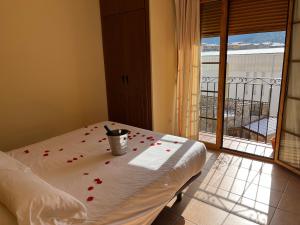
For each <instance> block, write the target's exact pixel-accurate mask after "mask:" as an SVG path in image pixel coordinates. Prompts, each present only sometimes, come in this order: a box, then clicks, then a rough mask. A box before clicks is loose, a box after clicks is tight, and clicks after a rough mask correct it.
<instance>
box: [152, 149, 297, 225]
mask: <svg viewBox="0 0 300 225" xmlns="http://www.w3.org/2000/svg"><path fill="white" fill-rule="evenodd" d="M207 156H208V157H207V161H206V164H205V166H204V168H203V171H202V174H201V176H200V177H199V178H198V179H197V180H196V181H194V182H193V183H192V184H191V185H190V186H189V187H188V188H186V189H185V191H184V196H183V199H182V201H181V202H180V203H174V202H175V201H174V200H175V199H173V200H172V201H171V202H170V203H169V204H168V206H167V207H165V209H164V210H163V211H162V212H161V214H160V215H159V216H158V218H157V219H156V220H155V221H154V223H153V225H184V224H185V225H254V224H270V225H300V177H298V176H296V175H294V174H292V173H290V172H289V171H287V170H285V169H283V168H281V167H279V166H276V165H273V164H269V163H263V162H260V161H256V160H250V159H245V158H242V157H238V156H232V155H229V154H224V153H215V152H208V155H207Z"/></svg>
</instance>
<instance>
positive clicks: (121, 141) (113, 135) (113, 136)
mask: <svg viewBox="0 0 300 225" xmlns="http://www.w3.org/2000/svg"><path fill="white" fill-rule="evenodd" d="M106 135H107V137H108V142H109V145H110V149H111V152H112V155H116V156H117V155H124V154H126V152H127V142H128V130H125V129H118V130H112V131H111V132H109V133H108V132H107V133H106Z"/></svg>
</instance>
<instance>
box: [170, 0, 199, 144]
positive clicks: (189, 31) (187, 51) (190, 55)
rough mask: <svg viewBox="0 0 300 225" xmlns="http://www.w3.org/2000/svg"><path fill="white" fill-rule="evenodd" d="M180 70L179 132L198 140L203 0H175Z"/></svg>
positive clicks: (177, 94) (178, 91)
mask: <svg viewBox="0 0 300 225" xmlns="http://www.w3.org/2000/svg"><path fill="white" fill-rule="evenodd" d="M175 10H176V32H177V33H176V35H177V43H178V73H177V82H176V120H175V127H176V134H177V135H179V136H184V137H187V138H192V139H198V133H199V129H198V127H199V95H200V93H199V86H200V52H199V51H200V0H175Z"/></svg>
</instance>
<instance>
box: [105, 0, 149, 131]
mask: <svg viewBox="0 0 300 225" xmlns="http://www.w3.org/2000/svg"><path fill="white" fill-rule="evenodd" d="M125 2H126V3H128V4H125ZM146 6H147V5H146V4H145V2H144V0H129V1H118V0H100V7H101V17H102V18H101V19H102V35H103V50H104V62H105V76H106V86H107V100H108V112H109V119H110V120H113V121H116V122H121V123H125V124H129V125H133V126H137V127H141V128H145V129H151V128H152V113H151V74H150V53H149V52H150V51H149V26H148V7H146Z"/></svg>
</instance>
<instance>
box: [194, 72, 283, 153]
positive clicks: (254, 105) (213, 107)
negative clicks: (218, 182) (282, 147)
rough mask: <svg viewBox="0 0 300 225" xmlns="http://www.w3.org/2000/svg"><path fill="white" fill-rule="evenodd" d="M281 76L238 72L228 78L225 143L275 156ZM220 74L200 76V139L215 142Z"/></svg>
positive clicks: (250, 151)
mask: <svg viewBox="0 0 300 225" xmlns="http://www.w3.org/2000/svg"><path fill="white" fill-rule="evenodd" d="M280 85H281V79H278V78H270V77H251V78H249V77H248V76H247V77H246V76H238V77H231V76H230V77H229V78H227V80H226V89H225V102H224V127H223V135H224V138H223V147H225V148H228V149H232V150H236V151H242V152H247V153H251V154H255V155H260V156H264V157H271V158H272V157H273V149H272V145H271V142H272V139H273V138H274V137H275V135H276V126H277V114H278V105H279V97H280ZM217 102H218V78H217V77H213V76H205V77H202V79H201V97H200V112H201V114H200V134H199V139H200V140H202V141H206V142H211V143H214V142H215V134H216V125H217Z"/></svg>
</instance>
